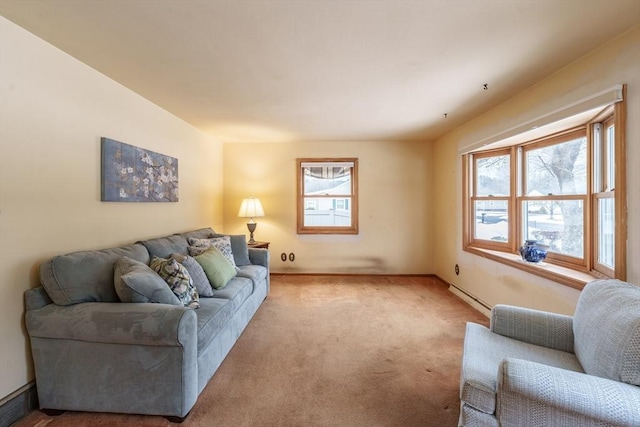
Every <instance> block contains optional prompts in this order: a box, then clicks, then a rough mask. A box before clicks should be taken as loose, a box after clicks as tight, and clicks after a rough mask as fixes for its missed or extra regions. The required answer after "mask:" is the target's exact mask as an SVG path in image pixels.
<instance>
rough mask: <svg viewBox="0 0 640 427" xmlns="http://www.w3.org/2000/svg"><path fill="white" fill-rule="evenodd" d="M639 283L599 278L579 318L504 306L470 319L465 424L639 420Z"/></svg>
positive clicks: (590, 423) (581, 303)
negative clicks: (485, 322) (484, 322)
mask: <svg viewBox="0 0 640 427" xmlns="http://www.w3.org/2000/svg"><path fill="white" fill-rule="evenodd" d="M639 386H640V287H637V286H634V285H632V284H630V283H626V282H622V281H619V280H599V281H595V282H591V283H589V284H588V285H587V286H586V287H585V288H584V290H583V292H582V294H581V295H580V299H579V301H578V305H577V307H576V312H575V314H574V316H565V315H560V314H554V313H548V312H542V311H536V310H530V309H525V308H521V307H513V306H506V305H497V306H495V307H494V308H493V310H492V312H491V326H490V328H489V329H488V328H486V327H484V326H481V325H478V324H474V323H468V324H467V331H466V335H465V341H464V354H463V360H462V374H461V382H460V401H461V405H460V421H459V425H460V426H566V427H570V426H571V427H574V426H581V427H582V426H636V427H637V426H640V387H639Z"/></svg>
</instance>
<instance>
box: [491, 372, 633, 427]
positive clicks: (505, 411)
mask: <svg viewBox="0 0 640 427" xmlns="http://www.w3.org/2000/svg"><path fill="white" fill-rule="evenodd" d="M498 389H499V393H498V402H497V408H496V414H497V416H498V419H499V420H500V423H501V425H541V424H544V425H554V426H567V427H569V426H603V425H608V426H609V425H610V426H614V425H615V426H637V425H640V389H639V388H638V387H635V386H632V385H629V384H625V383H621V382H618V381H612V380H608V379H604V378H600V377H596V376H593V375H585V374H581V373H578V372H573V371H568V370H566V369H560V368H556V367H553V366H549V365H546V364H541V363H534V362H529V361H525V360H518V359H505V360H504V361H503V362H502V363H501V364H500V371H499V373H498Z"/></svg>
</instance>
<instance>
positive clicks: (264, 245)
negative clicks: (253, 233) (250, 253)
mask: <svg viewBox="0 0 640 427" xmlns="http://www.w3.org/2000/svg"><path fill="white" fill-rule="evenodd" d="M269 243H271V242H258V241H255V242H254V243H247V246H249V247H250V248H263V249H269Z"/></svg>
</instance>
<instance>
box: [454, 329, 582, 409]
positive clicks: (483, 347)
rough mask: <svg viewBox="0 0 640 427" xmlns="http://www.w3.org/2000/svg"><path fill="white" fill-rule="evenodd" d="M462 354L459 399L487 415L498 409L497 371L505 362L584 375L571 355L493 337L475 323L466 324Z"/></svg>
mask: <svg viewBox="0 0 640 427" xmlns="http://www.w3.org/2000/svg"><path fill="white" fill-rule="evenodd" d="M463 352H464V354H463V358H462V378H461V381H460V400H462V401H463V402H464V403H466V404H468V405H470V406H472V407H474V408H475V409H477V410H479V411H482V412H484V413H487V414H493V413H494V412H495V409H496V391H497V380H498V368H499V367H500V362H502V360H503V359H506V358H514V359H523V360H529V361H531V362H537V363H543V364H545V365H550V366H555V367H558V368H563V369H567V370H570V371H576V372H583V370H582V368H581V367H580V363H579V362H578V359H577V358H576V356H575V355H574V354H572V353H567V352H565V351H560V350H554V349H550V348H546V347H540V346H537V345H534V344H528V343H525V342H522V341H518V340H515V339H512V338H507V337H504V336H502V335H498V334H494V333H493V332H491V331H490V330H489V329H488V328H486V327H484V326H482V325H478V324H475V323H467V330H466V334H465V337H464V350H463Z"/></svg>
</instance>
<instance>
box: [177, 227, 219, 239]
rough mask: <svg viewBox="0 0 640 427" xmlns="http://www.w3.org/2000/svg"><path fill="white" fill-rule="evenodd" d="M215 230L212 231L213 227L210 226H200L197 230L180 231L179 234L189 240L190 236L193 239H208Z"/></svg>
mask: <svg viewBox="0 0 640 427" xmlns="http://www.w3.org/2000/svg"><path fill="white" fill-rule="evenodd" d="M215 233H216V232H215V231H213V229H211V228H200V229H198V230H193V231H188V232H186V233H182V234H181V235H182V236H183V237H184V238H185V239H186V240H189V238H190V237H193V238H194V239H208V238H209V237H211V236H213V235H214V234H215Z"/></svg>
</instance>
